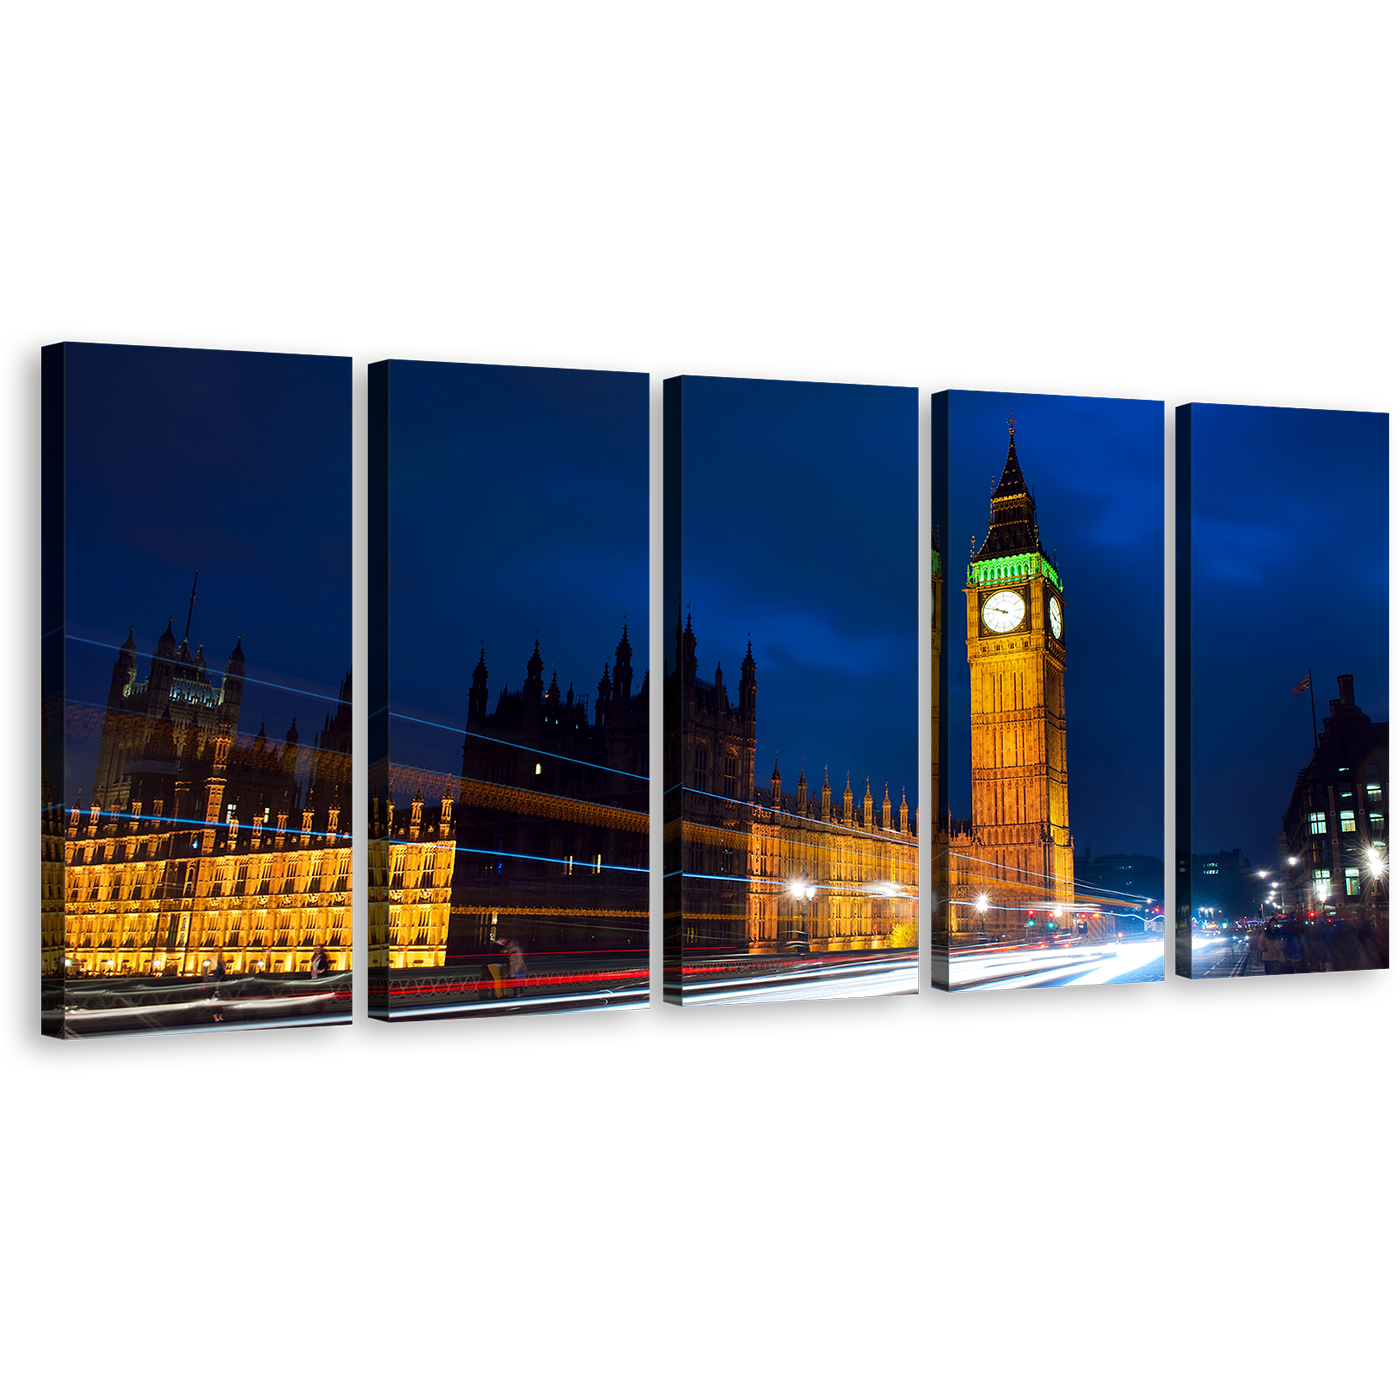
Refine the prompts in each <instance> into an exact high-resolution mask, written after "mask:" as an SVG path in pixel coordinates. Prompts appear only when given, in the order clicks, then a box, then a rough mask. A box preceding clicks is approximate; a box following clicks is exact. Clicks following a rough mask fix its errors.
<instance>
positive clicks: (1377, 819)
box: [1371, 812, 1385, 846]
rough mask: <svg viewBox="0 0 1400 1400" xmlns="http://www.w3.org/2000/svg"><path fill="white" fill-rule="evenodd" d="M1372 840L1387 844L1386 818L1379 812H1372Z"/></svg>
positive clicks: (1379, 843)
mask: <svg viewBox="0 0 1400 1400" xmlns="http://www.w3.org/2000/svg"><path fill="white" fill-rule="evenodd" d="M1371 840H1372V841H1374V842H1375V843H1376V844H1377V845H1380V846H1383V845H1385V818H1384V817H1383V816H1381V814H1380V813H1379V812H1372V813H1371Z"/></svg>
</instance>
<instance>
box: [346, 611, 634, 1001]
mask: <svg viewBox="0 0 1400 1400" xmlns="http://www.w3.org/2000/svg"><path fill="white" fill-rule="evenodd" d="M489 681H490V671H489V669H488V666H487V659H486V650H485V647H484V646H483V648H482V650H481V654H480V656H479V657H478V659H477V663H476V667H475V669H474V670H473V672H472V684H471V688H470V689H469V690H468V692H467V697H466V699H467V714H466V722H465V724H464V726H463V738H462V766H461V775H460V778H457V779H453V778H452V777H451V776H450V775H443V774H441V773H436V772H430V771H427V770H416V769H411V768H404V767H402V766H400V765H396V764H392V763H388V764H386V763H385V762H384V761H382V760H379V761H376V762H373V763H372V765H371V779H370V785H371V803H370V843H369V845H370V886H369V906H370V907H369V914H370V995H371V1006H372V1009H375V1010H380V1009H382V1004H381V998H382V997H383V995H384V994H385V993H386V990H387V989H386V985H385V983H386V979H387V978H388V977H389V974H391V973H392V972H393V971H394V970H403V969H412V968H415V967H420V968H432V967H444V966H450V965H452V964H453V963H457V962H468V961H471V960H472V959H474V958H475V957H476V956H477V955H478V954H484V953H490V952H493V951H495V952H496V953H497V955H498V956H499V948H500V945H501V944H502V943H503V942H504V941H505V940H507V939H510V938H514V939H516V940H518V941H519V942H520V943H521V945H522V947H524V948H525V949H527V950H528V951H530V952H532V953H541V952H551V953H567V954H573V955H585V956H586V955H588V954H604V953H611V954H617V953H622V954H628V955H631V956H634V957H635V956H641V957H642V958H645V956H646V951H647V947H648V943H649V939H648V933H647V914H648V907H649V905H648V896H647V881H648V860H647V855H648V849H647V841H648V830H649V826H648V812H647V803H648V789H647V763H648V734H649V726H648V720H647V706H648V703H649V689H648V683H647V678H646V676H645V675H644V676H643V678H642V681H641V684H640V685H639V686H638V687H637V688H636V689H635V690H634V688H633V683H634V674H633V669H632V642H631V639H630V638H629V636H628V634H627V624H626V622H625V621H624V623H623V627H622V635H621V638H620V639H619V641H618V644H617V646H616V648H615V650H614V652H613V657H612V660H611V662H609V663H605V664H604V666H603V674H602V677H601V679H600V680H599V681H598V685H597V688H596V691H595V692H594V694H593V695H592V696H591V697H590V696H585V695H581V694H580V695H576V694H575V692H574V689H573V686H572V684H571V685H570V686H569V688H568V690H567V691H561V689H560V686H559V677H558V673H557V671H556V672H555V674H554V675H553V676H552V677H551V679H550V681H549V684H548V685H546V684H545V680H544V660H543V658H542V656H541V654H540V647H539V641H538V640H536V642H535V647H534V651H533V652H532V653H531V654H530V656H529V658H528V659H527V660H526V663H525V677H524V680H523V682H522V683H521V684H520V686H519V687H518V688H515V689H512V688H511V687H509V686H505V687H503V688H502V689H501V690H500V691H499V692H498V693H497V697H496V703H495V704H494V706H493V705H492V704H491V691H490V687H489ZM590 700H591V702H592V704H591V708H592V714H591V715H590V713H589V710H590V703H589V702H590ZM410 791H411V792H412V797H411V798H409V797H408V796H407V795H408V793H409V792H410ZM400 794H402V796H400ZM404 799H407V800H404Z"/></svg>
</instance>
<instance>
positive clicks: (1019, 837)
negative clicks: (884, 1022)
mask: <svg viewBox="0 0 1400 1400" xmlns="http://www.w3.org/2000/svg"><path fill="white" fill-rule="evenodd" d="M1010 430H1011V441H1010V445H1009V446H1008V448H1007V452H1006V465H1005V467H1003V468H1002V473H1001V480H1000V481H999V482H998V483H997V486H996V489H995V490H994V491H993V492H992V502H991V523H990V527H989V528H988V530H987V537H986V539H985V540H983V542H982V547H981V548H980V549H979V550H977V552H976V553H975V554H974V555H973V556H972V559H971V561H970V562H969V564H968V567H967V586H966V588H965V589H964V590H963V591H964V593H965V594H966V596H967V663H968V667H969V669H970V671H971V673H972V675H971V680H972V830H971V832H970V833H969V835H970V838H971V839H970V841H967V842H966V844H964V843H963V842H959V843H958V844H959V845H960V846H962V850H963V852H964V853H965V855H966V862H965V864H964V863H963V862H959V864H960V865H962V866H963V869H962V870H960V872H959V873H960V875H961V876H962V878H961V879H960V880H959V881H958V883H959V884H965V886H966V888H967V892H969V893H972V895H973V901H972V902H974V903H975V907H977V908H978V909H979V910H980V908H981V906H982V903H983V901H982V900H981V898H980V897H981V896H985V897H986V898H985V905H986V909H985V924H984V923H983V915H982V914H981V913H980V912H979V913H978V914H975V915H974V914H971V912H970V911H969V910H968V909H967V908H966V907H965V905H964V907H963V908H961V909H959V910H958V913H959V914H960V915H962V917H961V918H959V919H958V922H959V923H963V924H964V929H963V931H964V932H973V931H975V930H979V929H981V928H982V927H985V930H986V934H987V936H988V937H989V938H990V937H992V936H993V935H994V934H995V936H996V937H998V938H1004V937H1007V936H1011V935H1019V934H1022V933H1024V931H1025V928H1026V925H1027V922H1028V920H1029V919H1030V918H1031V917H1032V916H1034V918H1035V921H1036V924H1037V925H1038V926H1043V925H1044V924H1045V922H1047V920H1048V919H1050V918H1053V911H1054V909H1055V908H1056V907H1063V906H1069V905H1072V904H1073V902H1074V843H1073V841H1072V839H1071V837H1070V834H1069V780H1068V774H1067V771H1066V762H1065V629H1066V625H1067V624H1066V616H1065V603H1064V587H1063V585H1062V583H1061V581H1060V576H1059V573H1058V572H1057V571H1056V569H1055V566H1054V564H1053V563H1052V562H1051V560H1050V558H1049V556H1048V555H1047V554H1046V552H1045V549H1044V547H1043V546H1042V544H1041V542H1040V530H1039V527H1038V526H1037V524H1036V518H1035V500H1034V499H1033V498H1032V496H1031V493H1030V491H1029V489H1028V488H1027V486H1026V479H1025V477H1024V476H1023V475H1022V474H1021V465H1020V463H1019V462H1018V461H1017V458H1016V420H1015V419H1014V418H1012V419H1011V420H1010ZM1062 917H1063V918H1064V919H1068V918H1069V913H1068V908H1065V912H1064V914H1063V916H1062ZM1062 926H1063V925H1062Z"/></svg>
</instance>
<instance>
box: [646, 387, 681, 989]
mask: <svg viewBox="0 0 1400 1400" xmlns="http://www.w3.org/2000/svg"><path fill="white" fill-rule="evenodd" d="M684 383H685V380H684V376H682V375H677V376H675V377H674V378H671V379H667V380H664V381H663V382H662V385H661V460H662V466H661V471H662V490H661V608H662V616H661V627H662V634H661V635H662V637H663V639H665V640H663V643H662V669H663V672H664V676H663V680H662V697H663V698H662V705H663V711H662V715H663V718H662V726H661V740H662V745H663V758H662V766H661V782H662V790H661V941H662V1000H663V1001H667V1002H670V1003H671V1004H672V1005H674V1006H680V1005H682V1004H683V998H684V986H683V977H682V969H681V962H682V932H683V924H682V915H683V905H682V879H683V877H682V874H681V872H682V870H683V869H684V865H683V862H682V855H683V852H682V849H681V839H682V829H683V828H682V816H683V813H682V789H681V778H682V774H681V755H682V753H683V752H684V748H683V745H682V743H681V737H682V736H681V723H682V716H681V654H680V649H681V542H682V536H683V531H682V514H681V509H682V496H681V486H682V463H681V450H682V443H683V434H682V412H683V404H682V399H683V393H684ZM672 617H674V618H675V619H676V624H675V626H676V632H675V643H674V650H672V644H671V642H670V640H669V638H670V633H669V631H668V630H667V629H668V628H669V627H670V626H671V618H672ZM653 781H655V778H653Z"/></svg>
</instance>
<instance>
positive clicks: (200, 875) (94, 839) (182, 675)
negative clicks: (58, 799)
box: [45, 594, 352, 977]
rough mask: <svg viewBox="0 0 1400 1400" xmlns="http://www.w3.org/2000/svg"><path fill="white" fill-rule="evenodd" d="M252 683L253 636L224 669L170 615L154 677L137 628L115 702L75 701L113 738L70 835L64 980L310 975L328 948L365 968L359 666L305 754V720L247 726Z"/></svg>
mask: <svg viewBox="0 0 1400 1400" xmlns="http://www.w3.org/2000/svg"><path fill="white" fill-rule="evenodd" d="M193 604H194V600H193V594H192V595H191V605H190V610H191V614H193ZM187 626H188V624H187ZM244 683H245V682H244V661H243V649H242V639H241V638H240V639H239V643H238V644H236V645H235V647H234V649H233V651H232V652H231V653H230V655H229V659H228V664H227V666H226V667H225V669H224V672H223V674H222V676H219V675H218V674H217V673H211V672H210V670H209V668H208V666H207V664H206V662H205V658H204V648H203V647H202V646H201V647H200V648H199V650H198V653H197V654H192V653H191V651H190V647H189V639H188V635H187V636H186V638H185V640H184V641H182V642H181V643H180V644H179V646H178V648H177V646H176V643H175V637H174V633H173V630H172V628H171V627H170V626H167V628H166V631H165V634H164V636H162V637H161V638H160V640H159V641H158V642H157V645H156V650H155V653H154V654H153V656H152V658H151V666H150V670H149V672H148V674H147V676H146V678H145V679H144V680H142V679H140V678H139V676H138V672H137V651H136V643H135V637H134V635H129V636H128V638H127V641H126V644H125V645H124V646H123V647H122V648H121V649H120V651H119V653H118V657H117V661H116V664H115V665H114V667H113V672H112V681H111V686H110V690H109V693H108V698H107V704H106V706H105V708H104V709H103V710H101V711H97V712H95V713H94V711H92V710H91V709H90V708H89V707H84V706H81V705H79V704H78V703H77V702H70V703H69V710H70V715H69V717H68V719H67V721H66V722H67V723H68V724H69V726H70V728H73V729H74V730H75V731H77V730H79V729H81V728H82V727H83V726H85V725H87V724H89V723H90V722H91V721H92V720H94V719H95V717H96V714H100V715H101V739H100V744H99V749H98V759H97V770H96V771H97V781H96V784H95V790H94V794H93V800H92V802H91V804H90V805H87V806H84V805H82V804H81V803H80V802H79V803H75V804H74V805H73V806H72V807H71V808H70V809H69V810H68V813H67V820H66V824H65V825H64V827H63V829H62V830H61V840H62V864H61V866H60V870H61V873H62V899H63V950H62V964H63V972H64V975H66V976H84V977H127V976H160V975H164V976H183V977H192V976H199V975H202V974H203V973H204V972H205V971H206V970H207V969H209V968H210V967H212V966H214V965H215V964H216V963H217V961H218V960H219V959H222V961H223V965H224V970H225V972H227V973H229V974H236V973H255V972H267V973H291V972H307V971H310V970H312V959H313V957H315V956H316V950H317V947H318V946H319V947H320V948H321V949H322V951H323V953H324V960H325V968H324V970H325V971H328V972H344V971H347V970H348V969H349V968H350V965H351V957H352V935H351V912H350V911H351V846H350V836H351V833H350V831H349V829H348V827H347V829H345V830H342V829H341V815H342V812H343V811H344V810H346V809H347V808H348V804H349V799H350V793H351V782H352V778H351V768H350V751H351V710H350V705H351V699H350V694H351V685H350V677H349V676H348V675H347V676H346V677H345V679H344V682H343V683H342V685H341V688H340V697H339V705H338V708H337V709H336V711H335V713H334V714H333V715H332V714H330V713H328V714H327V716H326V721H325V725H324V727H323V728H322V730H321V732H320V733H319V734H318V735H317V737H316V741H315V743H314V744H313V745H312V746H311V747H310V749H309V750H307V751H305V752H303V750H302V748H301V746H300V743H299V738H298V734H297V728H296V722H295V720H293V722H292V725H291V728H290V729H289V730H288V732H287V736H286V739H285V741H284V742H283V743H282V744H281V745H278V744H275V743H272V742H271V741H269V740H268V738H267V735H266V733H265V730H264V729H263V728H260V729H259V731H258V733H257V735H255V736H253V737H252V738H243V737H241V736H240V735H239V734H238V717H239V710H240V706H241V703H242V691H243V686H244ZM303 793H304V795H303ZM45 843H46V847H47V846H48V845H49V844H50V843H51V835H50V833H49V831H48V828H47V825H46V828H45ZM52 844H54V848H55V851H56V850H57V849H58V848H57V843H56V840H54V841H53V842H52ZM47 878H48V874H47V868H46V879H47ZM46 893H47V892H46ZM55 970H56V969H55Z"/></svg>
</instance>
